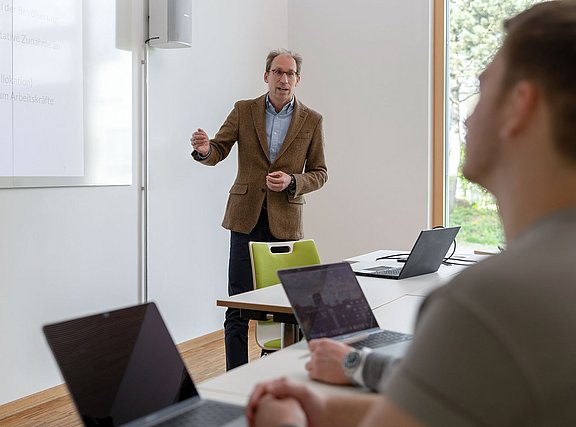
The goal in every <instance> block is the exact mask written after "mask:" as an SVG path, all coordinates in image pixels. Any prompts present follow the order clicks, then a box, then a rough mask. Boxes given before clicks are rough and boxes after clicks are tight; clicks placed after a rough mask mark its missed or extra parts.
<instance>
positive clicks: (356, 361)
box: [342, 349, 369, 385]
mask: <svg viewBox="0 0 576 427" xmlns="http://www.w3.org/2000/svg"><path fill="white" fill-rule="evenodd" d="M368 353H369V351H368V350H366V349H362V350H352V351H351V352H350V353H348V354H347V355H346V356H345V357H344V361H343V362H342V366H343V367H344V374H345V375H346V377H347V378H348V380H349V381H350V382H352V383H353V384H357V385H364V381H363V379H362V369H363V368H364V363H365V362H366V356H368Z"/></svg>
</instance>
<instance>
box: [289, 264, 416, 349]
mask: <svg viewBox="0 0 576 427" xmlns="http://www.w3.org/2000/svg"><path fill="white" fill-rule="evenodd" d="M278 277H279V278H280V281H281V282H282V286H283V287H284V291H285V292H286V296H287V297H288V300H289V301H290V305H291V306H292V309H293V310H294V316H295V317H296V320H297V321H298V325H299V326H300V329H301V330H302V333H303V334H304V336H305V337H306V339H307V340H308V341H310V340H312V339H317V338H332V339H335V340H338V341H342V342H345V343H346V344H348V345H351V346H353V347H356V348H362V347H370V348H378V347H383V346H386V345H391V344H395V343H399V342H404V341H409V340H411V338H412V335H409V334H403V333H400V332H395V331H388V330H383V329H380V327H379V326H378V321H377V320H376V318H375V317H374V314H373V313H372V309H371V308H370V305H369V304H368V300H367V299H366V296H365V295H364V292H363V291H362V288H361V287H360V284H359V283H358V279H356V276H355V275H354V272H353V271H352V269H351V268H350V264H348V263H347V262H340V263H335V264H321V265H313V266H309V267H299V268H291V269H286V270H279V271H278Z"/></svg>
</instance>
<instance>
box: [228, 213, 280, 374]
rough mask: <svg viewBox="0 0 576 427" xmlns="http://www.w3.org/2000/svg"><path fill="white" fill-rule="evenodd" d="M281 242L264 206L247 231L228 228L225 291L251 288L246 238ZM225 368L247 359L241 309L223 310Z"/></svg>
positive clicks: (247, 240)
mask: <svg viewBox="0 0 576 427" xmlns="http://www.w3.org/2000/svg"><path fill="white" fill-rule="evenodd" d="M251 241H252V242H282V241H284V240H280V239H277V238H276V237H274V236H273V235H272V233H271V232H270V227H269V225H268V215H267V212H266V209H262V212H261V214H260V218H259V219H258V223H257V224H256V226H255V227H254V229H253V230H252V231H251V232H250V233H248V234H244V233H237V232H235V231H231V232H230V261H229V264H228V295H230V296H232V295H237V294H241V293H243V292H247V291H251V290H252V289H254V284H253V281H252V266H251V265H250V249H249V247H248V243H249V242H251ZM224 343H225V345H226V370H230V369H233V368H236V367H237V366H240V365H243V364H245V363H248V320H244V319H242V318H241V317H240V310H239V309H237V308H229V309H228V310H226V320H225V321H224Z"/></svg>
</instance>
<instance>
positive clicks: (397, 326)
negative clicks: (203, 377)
mask: <svg viewBox="0 0 576 427" xmlns="http://www.w3.org/2000/svg"><path fill="white" fill-rule="evenodd" d="M422 301H424V297H423V296H416V295H404V296H401V297H399V298H396V299H394V300H393V301H390V302H388V303H387V304H383V305H381V306H380V307H378V308H377V309H376V310H374V315H375V316H376V319H377V320H378V323H379V325H380V327H381V328H383V329H391V330H396V331H399V332H405V333H412V332H413V330H414V321H415V319H416V314H417V312H418V309H419V307H420V304H421V303H422ZM308 357H309V352H308V348H307V344H306V342H305V341H301V342H299V343H297V344H294V345H291V346H289V347H286V348H284V349H282V350H281V351H277V352H275V353H273V354H270V355H269V356H266V357H264V358H261V359H258V360H256V361H253V362H250V363H248V364H246V365H243V366H240V367H238V368H236V369H233V370H231V371H229V372H227V373H226V374H223V375H220V376H218V377H215V378H212V379H210V380H208V381H205V382H203V383H202V384H200V385H199V386H198V389H199V391H200V394H201V395H202V396H203V397H206V398H210V399H214V400H221V401H225V402H230V403H236V404H240V405H244V404H246V402H247V400H248V398H249V396H250V393H251V392H252V390H253V388H254V386H255V385H256V384H257V383H259V382H263V381H267V380H272V379H275V378H278V377H281V376H285V377H289V378H291V379H292V380H295V381H301V382H305V383H307V384H309V385H310V386H312V387H313V388H314V389H316V390H318V391H321V392H324V393H329V394H345V393H365V392H366V390H362V389H359V388H357V387H352V386H350V387H348V386H332V385H328V384H322V383H319V382H316V381H310V380H309V379H308V377H307V373H306V369H305V367H304V365H305V364H306V362H307V360H308Z"/></svg>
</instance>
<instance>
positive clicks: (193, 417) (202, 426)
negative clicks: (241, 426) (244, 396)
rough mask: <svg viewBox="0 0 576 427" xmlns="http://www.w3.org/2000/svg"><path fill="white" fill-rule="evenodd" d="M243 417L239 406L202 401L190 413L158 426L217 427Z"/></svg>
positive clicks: (242, 411)
mask: <svg viewBox="0 0 576 427" xmlns="http://www.w3.org/2000/svg"><path fill="white" fill-rule="evenodd" d="M243 415H244V408H243V407H241V406H238V405H231V404H228V403H223V402H216V401H213V400H203V401H202V403H200V405H198V406H195V407H194V408H193V409H191V410H190V411H188V412H185V413H184V414H181V415H178V416H177V417H175V418H172V419H170V420H166V421H164V422H163V423H161V424H159V425H160V426H162V427H165V426H167V427H168V426H170V427H172V426H175V427H179V426H186V427H191V426H199V427H217V426H222V425H224V424H226V423H228V422H230V421H232V420H234V419H236V418H238V417H240V416H243Z"/></svg>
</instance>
